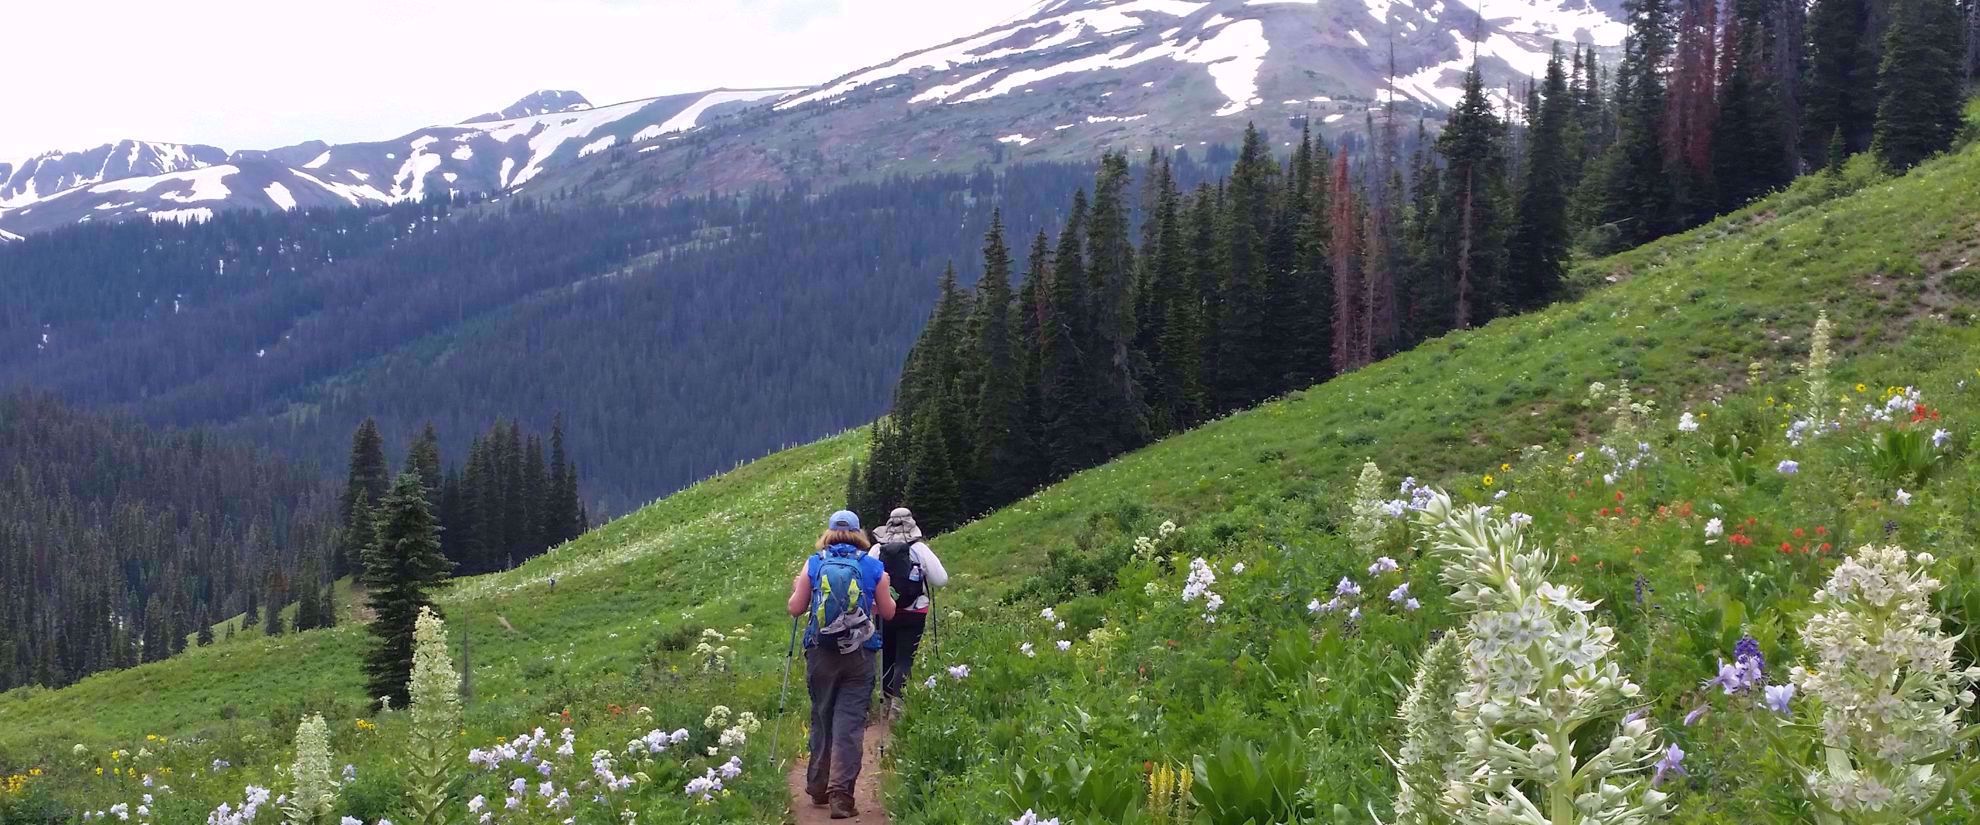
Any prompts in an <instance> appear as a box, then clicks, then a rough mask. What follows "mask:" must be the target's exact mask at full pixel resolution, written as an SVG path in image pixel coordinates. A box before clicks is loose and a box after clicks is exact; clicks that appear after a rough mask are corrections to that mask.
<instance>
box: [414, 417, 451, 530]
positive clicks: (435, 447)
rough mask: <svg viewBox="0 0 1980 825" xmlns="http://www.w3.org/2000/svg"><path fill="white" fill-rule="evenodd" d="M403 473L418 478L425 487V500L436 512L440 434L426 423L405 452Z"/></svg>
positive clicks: (438, 491) (438, 499)
mask: <svg viewBox="0 0 1980 825" xmlns="http://www.w3.org/2000/svg"><path fill="white" fill-rule="evenodd" d="M405 468H406V469H405V471H406V472H409V473H414V474H417V475H418V476H419V480H420V482H421V483H422V484H425V485H426V500H427V502H428V503H429V504H432V505H433V506H434V507H435V508H436V510H437V508H438V507H439V506H440V484H441V482H442V480H443V478H442V475H441V463H440V434H439V433H438V432H436V431H434V429H433V425H432V424H431V423H428V424H427V425H426V427H425V429H422V430H420V433H419V437H418V438H416V439H413V443H412V448H411V449H409V450H408V451H407V452H406V464H405Z"/></svg>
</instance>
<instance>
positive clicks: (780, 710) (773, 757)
mask: <svg viewBox="0 0 1980 825" xmlns="http://www.w3.org/2000/svg"><path fill="white" fill-rule="evenodd" d="M797 632H798V617H796V616H792V617H791V642H790V645H789V646H787V647H786V648H785V649H784V686H783V688H782V689H780V690H778V691H777V715H776V717H775V718H774V719H772V720H771V723H770V764H771V765H773V766H774V765H777V764H778V762H779V760H778V757H777V734H779V733H782V732H783V730H784V699H785V698H787V697H789V696H790V693H791V660H792V659H795V658H797Z"/></svg>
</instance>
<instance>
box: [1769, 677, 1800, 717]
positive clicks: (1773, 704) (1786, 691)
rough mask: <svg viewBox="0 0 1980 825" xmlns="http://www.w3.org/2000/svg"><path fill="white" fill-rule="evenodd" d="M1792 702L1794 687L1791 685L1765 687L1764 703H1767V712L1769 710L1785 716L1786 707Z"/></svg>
mask: <svg viewBox="0 0 1980 825" xmlns="http://www.w3.org/2000/svg"><path fill="white" fill-rule="evenodd" d="M1793 701H1794V685H1793V684H1792V683H1789V684H1785V685H1768V686H1767V699H1766V702H1767V709H1768V710H1771V711H1773V712H1775V713H1779V714H1782V715H1786V714H1787V712H1788V705H1789V704H1790V703H1792V702H1793Z"/></svg>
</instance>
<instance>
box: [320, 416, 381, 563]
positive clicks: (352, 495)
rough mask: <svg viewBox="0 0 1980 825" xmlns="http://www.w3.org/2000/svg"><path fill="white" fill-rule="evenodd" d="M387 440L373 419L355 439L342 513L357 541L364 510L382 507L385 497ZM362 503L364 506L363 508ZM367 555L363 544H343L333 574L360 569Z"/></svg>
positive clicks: (365, 422)
mask: <svg viewBox="0 0 1980 825" xmlns="http://www.w3.org/2000/svg"><path fill="white" fill-rule="evenodd" d="M388 472H389V471H388V469H387V465H386V463H385V439H384V438H383V437H382V436H380V435H379V434H378V422H376V421H373V420H371V419H369V418H367V419H365V420H364V423H362V424H359V425H358V428H357V432H356V433H355V434H353V435H352V436H351V461H350V473H349V477H348V479H347V480H346V481H345V484H344V498H343V505H342V510H341V511H340V512H341V513H342V515H343V519H344V526H345V530H346V534H347V535H348V536H350V537H351V538H352V539H353V540H355V539H358V538H361V537H362V533H361V532H354V531H351V530H350V527H351V526H352V525H353V524H354V523H355V522H354V521H353V519H354V518H355V517H356V514H357V513H358V512H360V510H361V509H371V508H375V507H377V506H378V500H379V499H380V498H381V497H382V496H384V495H385V485H386V475H387V473H388ZM360 504H362V505H363V507H362V508H360V506H359V505H360ZM363 552H364V547H363V545H360V544H354V543H352V542H350V541H347V542H345V543H344V544H342V545H340V546H339V547H338V549H337V554H336V555H335V556H334V557H332V559H331V562H330V566H331V575H332V577H341V576H344V575H346V574H348V573H349V572H350V571H352V570H354V569H355V568H357V567H358V566H360V565H361V564H362V563H363V562H362V561H360V558H361V556H362V554H363Z"/></svg>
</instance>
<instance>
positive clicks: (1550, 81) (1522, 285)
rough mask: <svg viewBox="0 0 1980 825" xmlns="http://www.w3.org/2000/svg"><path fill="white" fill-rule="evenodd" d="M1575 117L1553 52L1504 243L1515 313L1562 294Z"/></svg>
mask: <svg viewBox="0 0 1980 825" xmlns="http://www.w3.org/2000/svg"><path fill="white" fill-rule="evenodd" d="M1573 117H1574V100H1573V99H1572V98H1571V97H1570V96H1569V92H1568V86H1567V74H1566V72H1565V70H1564V67H1563V65H1562V63H1561V52H1560V50H1559V49H1558V48H1557V49H1555V50H1554V56H1553V58H1552V59H1551V60H1548V61H1547V73H1546V76H1545V79H1544V80H1542V81H1541V84H1540V103H1539V108H1538V109H1536V110H1535V114H1534V117H1533V122H1532V124H1531V126H1530V128H1529V129H1528V133H1527V134H1528V138H1527V151H1526V173H1525V174H1524V175H1522V176H1521V177H1522V181H1521V190H1520V194H1519V211H1518V217H1517V223H1516V224H1515V225H1514V227H1513V232H1512V237H1511V238H1509V239H1508V240H1507V241H1506V257H1507V261H1506V269H1507V278H1508V283H1507V290H1506V303H1507V305H1508V306H1509V307H1510V308H1511V309H1513V310H1515V311H1526V310H1532V309H1537V308H1539V307H1543V306H1546V305H1547V304H1548V303H1550V302H1552V301H1553V300H1554V299H1555V298H1556V297H1557V296H1558V295H1559V294H1560V290H1561V280H1562V277H1563V276H1564V275H1565V274H1566V270H1567V254H1568V225H1567V206H1568V203H1567V201H1568V196H1567V188H1566V187H1567V181H1566V180H1565V177H1564V176H1563V175H1561V174H1559V171H1560V170H1561V169H1563V168H1565V167H1566V166H1568V165H1569V159H1568V157H1567V152H1568V141H1567V138H1568V126H1569V124H1570V122H1571V121H1572V118H1573Z"/></svg>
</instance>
